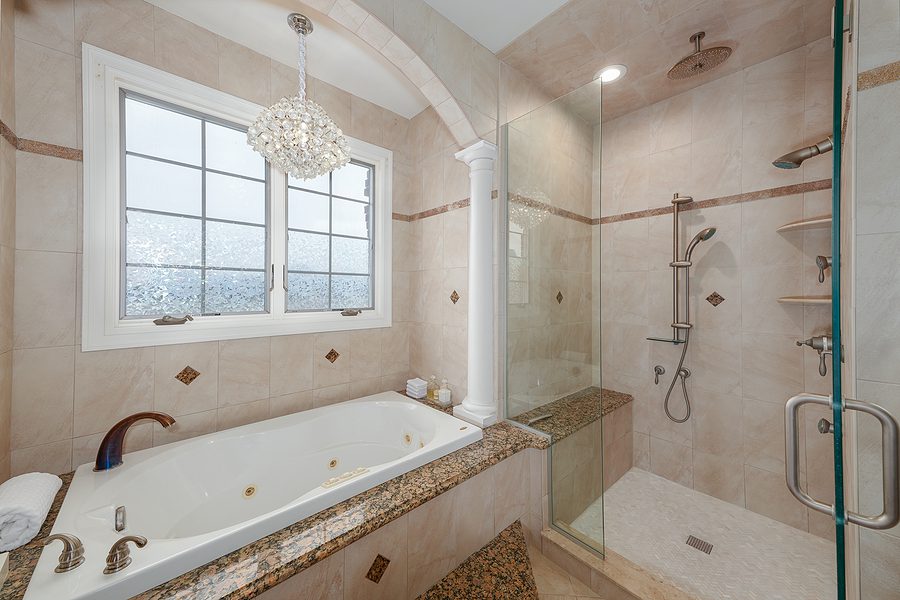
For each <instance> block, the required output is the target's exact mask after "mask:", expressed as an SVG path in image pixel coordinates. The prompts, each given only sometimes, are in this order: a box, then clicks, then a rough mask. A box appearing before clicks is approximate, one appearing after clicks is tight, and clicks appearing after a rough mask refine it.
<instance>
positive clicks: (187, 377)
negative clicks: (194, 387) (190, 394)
mask: <svg viewBox="0 0 900 600" xmlns="http://www.w3.org/2000/svg"><path fill="white" fill-rule="evenodd" d="M198 377H200V371H198V370H197V369H195V368H193V367H191V366H190V365H188V366H186V367H185V368H183V369H182V370H180V371H179V372H178V375H176V376H175V379H177V380H178V381H180V382H181V383H183V384H184V385H191V383H193V381H194V380H195V379H197V378H198Z"/></svg>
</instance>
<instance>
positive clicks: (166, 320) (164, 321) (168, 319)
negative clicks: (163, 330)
mask: <svg viewBox="0 0 900 600" xmlns="http://www.w3.org/2000/svg"><path fill="white" fill-rule="evenodd" d="M193 320H194V317H192V316H191V315H184V316H183V317H181V318H179V317H173V316H171V315H165V316H164V317H163V318H161V319H154V321H153V324H154V325H184V324H185V323H187V322H188V321H193Z"/></svg>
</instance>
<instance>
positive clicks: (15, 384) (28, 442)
mask: <svg viewBox="0 0 900 600" xmlns="http://www.w3.org/2000/svg"><path fill="white" fill-rule="evenodd" d="M7 354H8V353H7ZM4 356H5V355H4ZM74 397H75V348H74V347H72V346H63V347H59V348H35V349H30V350H16V351H15V352H13V353H12V436H11V446H12V448H26V447H30V446H37V445H40V444H47V443H50V442H58V441H61V440H65V439H69V438H71V437H72V422H73V418H74V406H75V404H74V402H75V401H74Z"/></svg>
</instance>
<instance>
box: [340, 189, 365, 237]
mask: <svg viewBox="0 0 900 600" xmlns="http://www.w3.org/2000/svg"><path fill="white" fill-rule="evenodd" d="M368 213H369V205H368V204H362V203H360V202H350V201H348V200H338V199H337V198H335V199H334V200H333V201H332V205H331V232H332V233H339V234H341V235H355V236H357V237H369V217H368Z"/></svg>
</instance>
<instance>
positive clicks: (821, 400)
mask: <svg viewBox="0 0 900 600" xmlns="http://www.w3.org/2000/svg"><path fill="white" fill-rule="evenodd" d="M804 404H818V405H819V406H825V407H827V408H831V397H829V396H822V395H821V394H798V395H796V396H794V397H793V398H791V399H790V400H788V401H787V403H786V404H785V405H784V458H785V462H784V467H785V469H784V472H785V479H786V480H787V486H788V489H789V490H790V492H791V494H793V495H794V497H795V498H796V499H797V500H799V501H800V503H801V504H804V505H805V506H808V507H809V508H811V509H813V510H817V511H819V512H820V513H825V514H826V515H831V516H832V517H834V506H831V505H829V504H825V503H824V502H819V501H818V500H816V499H815V498H813V497H812V496H810V495H809V494H807V493H806V492H804V491H803V490H802V489H800V431H799V427H798V420H799V419H798V414H799V413H800V407H801V406H803V405H804Z"/></svg>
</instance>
